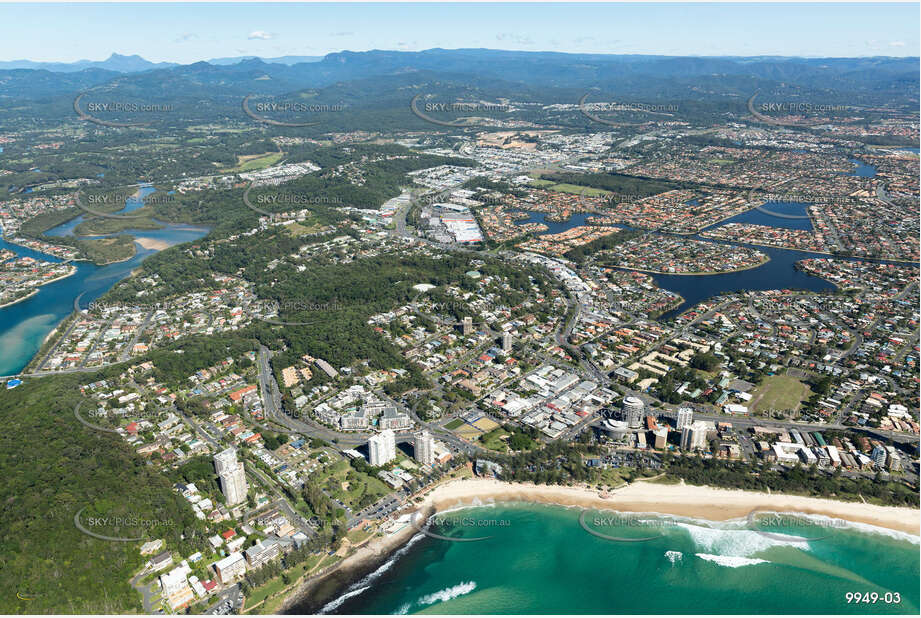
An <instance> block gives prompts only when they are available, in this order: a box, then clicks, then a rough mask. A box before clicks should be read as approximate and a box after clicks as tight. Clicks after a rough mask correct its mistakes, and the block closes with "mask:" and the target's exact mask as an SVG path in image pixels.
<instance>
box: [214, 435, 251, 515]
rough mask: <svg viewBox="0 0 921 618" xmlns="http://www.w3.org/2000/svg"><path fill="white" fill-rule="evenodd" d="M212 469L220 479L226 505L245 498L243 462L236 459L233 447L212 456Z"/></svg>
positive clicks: (236, 502) (239, 501)
mask: <svg viewBox="0 0 921 618" xmlns="http://www.w3.org/2000/svg"><path fill="white" fill-rule="evenodd" d="M214 471H215V472H217V476H218V479H219V480H220V484H221V491H222V492H224V497H225V498H226V499H227V506H233V505H235V504H240V503H241V502H243V501H244V500H246V490H247V486H246V473H245V472H244V471H243V462H241V461H237V450H236V449H235V448H228V449H226V450H224V451H221V452H220V453H218V454H217V455H215V456H214Z"/></svg>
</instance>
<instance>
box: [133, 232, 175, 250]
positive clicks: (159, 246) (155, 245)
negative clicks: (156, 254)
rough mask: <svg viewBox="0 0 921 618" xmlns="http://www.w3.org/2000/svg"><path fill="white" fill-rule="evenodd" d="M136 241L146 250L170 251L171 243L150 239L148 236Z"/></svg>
mask: <svg viewBox="0 0 921 618" xmlns="http://www.w3.org/2000/svg"><path fill="white" fill-rule="evenodd" d="M134 241H135V242H136V243H137V244H139V245H141V246H142V247H144V248H145V249H153V250H154V251H163V250H164V249H169V243H168V242H165V241H162V240H157V239H156V238H148V237H146V236H138V237H137V238H135V239H134Z"/></svg>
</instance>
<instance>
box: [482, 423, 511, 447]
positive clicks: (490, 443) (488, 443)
mask: <svg viewBox="0 0 921 618" xmlns="http://www.w3.org/2000/svg"><path fill="white" fill-rule="evenodd" d="M508 436H509V432H507V431H505V430H504V429H502V428H501V427H497V428H496V429H493V430H492V431H490V432H489V433H487V434H483V435H482V436H480V442H482V443H483V446H484V447H485V448H488V449H489V450H491V451H498V452H500V453H505V452H506V451H508V444H506V442H505V440H504V439H503V438H508Z"/></svg>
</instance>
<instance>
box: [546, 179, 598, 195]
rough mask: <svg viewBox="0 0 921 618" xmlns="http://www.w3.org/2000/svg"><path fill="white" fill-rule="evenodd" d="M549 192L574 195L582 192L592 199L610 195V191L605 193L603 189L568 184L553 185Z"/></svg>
mask: <svg viewBox="0 0 921 618" xmlns="http://www.w3.org/2000/svg"><path fill="white" fill-rule="evenodd" d="M550 190H551V191H557V192H559V193H573V194H575V195H581V194H582V193H583V192H584V193H585V195H588V196H591V197H594V196H597V195H611V192H610V191H605V190H604V189H596V188H594V187H582V186H579V185H571V184H568V183H565V182H563V183H560V184H555V185H553V186H552V187H550Z"/></svg>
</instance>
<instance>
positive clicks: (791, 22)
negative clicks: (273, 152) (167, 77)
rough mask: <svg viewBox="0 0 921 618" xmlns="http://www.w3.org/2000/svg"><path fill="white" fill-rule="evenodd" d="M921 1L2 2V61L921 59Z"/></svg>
mask: <svg viewBox="0 0 921 618" xmlns="http://www.w3.org/2000/svg"><path fill="white" fill-rule="evenodd" d="M919 17H921V15H919V4H918V3H917V2H915V3H903V4H855V3H840V4H838V3H836V4H831V3H817V4H729V3H709V4H690V3H689V4H681V3H677V4H659V3H648V4H517V3H507V4H473V3H467V4H415V3H404V4H373V3H371V4H357V3H356V4H335V5H333V4H296V5H295V4H228V3H216V4H66V5H58V4H29V5H15V4H13V5H10V4H0V24H3V27H2V29H0V60H18V59H29V60H44V61H74V60H80V59H90V60H101V59H103V58H106V57H108V56H109V55H110V54H111V53H112V52H117V53H120V54H140V55H141V56H143V57H145V58H147V59H148V60H153V61H171V62H182V63H188V62H195V61H198V60H206V59H209V58H215V57H223V56H240V55H257V56H263V57H273V56H284V55H300V56H321V55H324V54H326V53H329V52H335V51H342V50H352V51H365V50H369V49H389V50H411V51H415V50H422V49H430V48H433V47H442V48H448V49H453V48H462V47H484V48H492V49H512V50H528V51H561V52H594V53H612V54H666V55H700V56H706V55H746V56H747V55H784V56H918V55H919V26H918V24H919Z"/></svg>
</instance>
